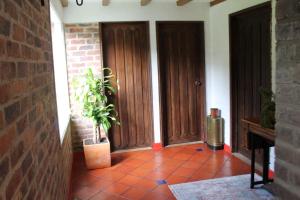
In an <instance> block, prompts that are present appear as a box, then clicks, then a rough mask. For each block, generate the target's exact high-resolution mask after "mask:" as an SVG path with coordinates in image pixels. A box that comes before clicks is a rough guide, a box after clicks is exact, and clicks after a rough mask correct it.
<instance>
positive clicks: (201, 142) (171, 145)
mask: <svg viewBox="0 0 300 200" xmlns="http://www.w3.org/2000/svg"><path fill="white" fill-rule="evenodd" d="M203 143H204V142H203V141H196V142H185V143H179V144H170V145H168V146H165V148H169V147H178V146H185V145H191V144H203Z"/></svg>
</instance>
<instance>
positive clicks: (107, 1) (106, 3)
mask: <svg viewBox="0 0 300 200" xmlns="http://www.w3.org/2000/svg"><path fill="white" fill-rule="evenodd" d="M109 3H110V0H102V6H108V5H109Z"/></svg>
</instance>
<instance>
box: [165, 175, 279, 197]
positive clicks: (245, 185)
mask: <svg viewBox="0 0 300 200" xmlns="http://www.w3.org/2000/svg"><path fill="white" fill-rule="evenodd" d="M255 180H261V177H260V176H258V175H257V174H256V175H255ZM169 188H170V190H171V191H172V193H173V194H174V196H175V197H176V199H178V200H273V199H275V198H274V196H273V195H272V194H271V193H270V192H268V191H267V190H265V189H264V188H263V187H262V186H256V188H255V189H250V174H247V175H241V176H231V177H225V178H217V179H209V180H203V181H197V182H190V183H182V184H175V185H169Z"/></svg>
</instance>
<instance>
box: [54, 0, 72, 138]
mask: <svg viewBox="0 0 300 200" xmlns="http://www.w3.org/2000/svg"><path fill="white" fill-rule="evenodd" d="M50 16H51V33H52V51H53V61H54V76H55V88H56V101H57V113H58V124H59V134H60V141H61V143H62V142H63V139H64V136H65V133H66V131H67V128H68V125H69V121H70V103H69V92H68V78H67V64H66V47H65V38H64V28H63V23H62V21H61V18H60V16H59V14H58V13H57V11H56V10H55V7H54V5H53V4H52V3H51V2H50Z"/></svg>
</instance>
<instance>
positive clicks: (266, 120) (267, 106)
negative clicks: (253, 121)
mask: <svg viewBox="0 0 300 200" xmlns="http://www.w3.org/2000/svg"><path fill="white" fill-rule="evenodd" d="M259 92H260V95H261V99H262V108H261V114H260V123H261V126H262V127H264V128H270V129H274V127H275V123H276V120H275V107H276V106H275V100H274V99H275V95H274V93H273V92H272V90H270V89H266V88H260V91H259Z"/></svg>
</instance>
